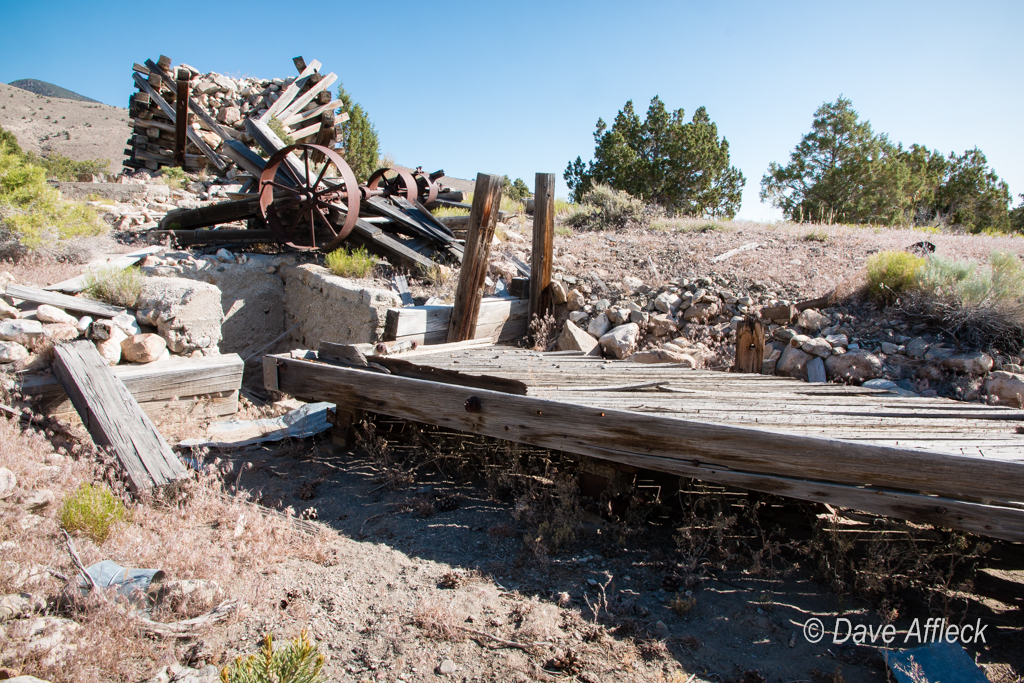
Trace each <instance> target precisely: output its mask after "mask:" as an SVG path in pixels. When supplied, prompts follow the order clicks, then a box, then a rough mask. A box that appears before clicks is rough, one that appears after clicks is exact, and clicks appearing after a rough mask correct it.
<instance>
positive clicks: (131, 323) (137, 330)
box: [111, 313, 142, 337]
mask: <svg viewBox="0 0 1024 683" xmlns="http://www.w3.org/2000/svg"><path fill="white" fill-rule="evenodd" d="M111 321H112V322H113V323H114V324H115V325H117V326H118V327H120V328H121V331H122V332H124V333H125V334H127V335H128V336H129V337H131V336H132V335H136V334H141V333H142V328H141V327H139V323H138V322H136V321H135V316H133V315H130V314H128V313H119V314H118V315H115V316H114V317H113V318H111Z"/></svg>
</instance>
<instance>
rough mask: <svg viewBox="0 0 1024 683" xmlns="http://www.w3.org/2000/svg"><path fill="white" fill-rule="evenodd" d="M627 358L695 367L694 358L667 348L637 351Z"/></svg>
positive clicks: (695, 361)
mask: <svg viewBox="0 0 1024 683" xmlns="http://www.w3.org/2000/svg"><path fill="white" fill-rule="evenodd" d="M627 360H631V361H633V362H634V363H679V364H682V365H685V366H686V367H689V368H695V367H697V359H696V358H694V357H693V356H691V355H689V354H685V353H682V352H680V351H676V350H673V349H669V348H661V349H650V350H649V351H637V352H636V353H634V354H633V355H632V356H630V357H629V358H628V359H627Z"/></svg>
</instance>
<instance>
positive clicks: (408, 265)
mask: <svg viewBox="0 0 1024 683" xmlns="http://www.w3.org/2000/svg"><path fill="white" fill-rule="evenodd" d="M346 241H347V242H351V243H352V244H354V245H356V246H357V247H358V246H363V247H366V248H367V249H368V250H369V251H371V252H373V253H374V254H377V255H379V256H383V257H384V258H386V259H388V261H390V262H391V263H392V265H394V266H396V267H398V268H405V269H407V270H410V271H412V272H415V273H427V272H429V271H430V269H431V268H433V267H434V265H435V264H434V262H433V261H431V260H430V259H429V258H427V257H426V256H423V255H422V254H419V253H417V252H415V251H413V250H412V249H410V248H409V247H407V246H406V245H404V244H402V243H401V242H399V241H398V240H396V239H394V238H393V237H391V236H390V235H388V234H386V233H385V232H384V231H383V230H381V229H380V228H378V227H377V226H375V225H372V224H370V223H367V222H366V221H364V220H363V219H361V218H360V219H359V220H357V221H356V225H355V227H354V228H352V232H351V233H349V236H348V238H346Z"/></svg>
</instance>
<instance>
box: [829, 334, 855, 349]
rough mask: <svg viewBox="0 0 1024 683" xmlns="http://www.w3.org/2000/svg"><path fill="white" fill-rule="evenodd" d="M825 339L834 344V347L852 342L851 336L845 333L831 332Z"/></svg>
mask: <svg viewBox="0 0 1024 683" xmlns="http://www.w3.org/2000/svg"><path fill="white" fill-rule="evenodd" d="M825 341H827V342H828V343H829V344H831V345H832V347H833V348H834V347H836V346H842V347H845V346H846V345H847V344H849V343H850V340H849V338H848V337H847V336H846V335H845V334H830V335H828V336H827V337H825Z"/></svg>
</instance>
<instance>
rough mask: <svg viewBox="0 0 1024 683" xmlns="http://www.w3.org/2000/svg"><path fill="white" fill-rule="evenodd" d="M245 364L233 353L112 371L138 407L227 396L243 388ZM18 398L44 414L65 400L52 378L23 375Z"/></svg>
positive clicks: (118, 367) (18, 389)
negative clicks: (160, 402) (28, 399)
mask: <svg viewBox="0 0 1024 683" xmlns="http://www.w3.org/2000/svg"><path fill="white" fill-rule="evenodd" d="M243 368H244V364H243V363H242V359H241V358H240V357H239V356H238V354H236V353H226V354H223V355H218V356H203V357H201V358H171V359H169V360H166V361H161V362H159V363H147V364H145V365H118V366H116V367H114V368H111V370H112V371H113V373H114V376H115V377H117V378H118V379H119V380H120V381H121V382H122V383H123V384H124V385H125V387H126V388H127V389H128V391H129V392H131V394H132V396H134V397H135V400H136V401H138V402H139V403H140V404H147V403H149V402H153V401H163V402H166V401H169V400H171V399H173V398H175V397H177V398H179V399H181V400H185V399H186V398H189V397H191V398H195V397H200V396H212V395H216V394H228V393H231V392H235V391H238V389H239V387H241V385H242V370H243ZM14 386H15V389H17V391H19V392H20V393H21V394H23V395H25V396H27V397H30V398H31V399H32V400H33V401H36V402H38V404H39V405H40V407H41V408H42V409H43V410H44V411H48V412H49V411H56V412H61V409H60V408H59V406H60V405H61V404H62V403H63V402H64V401H66V400H67V393H66V392H65V391H64V387H63V385H61V383H60V382H59V381H58V380H57V379H56V378H55V377H53V376H52V375H25V376H23V377H20V378H19V379H18V381H17V382H16V383H15V385H14Z"/></svg>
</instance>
